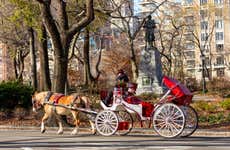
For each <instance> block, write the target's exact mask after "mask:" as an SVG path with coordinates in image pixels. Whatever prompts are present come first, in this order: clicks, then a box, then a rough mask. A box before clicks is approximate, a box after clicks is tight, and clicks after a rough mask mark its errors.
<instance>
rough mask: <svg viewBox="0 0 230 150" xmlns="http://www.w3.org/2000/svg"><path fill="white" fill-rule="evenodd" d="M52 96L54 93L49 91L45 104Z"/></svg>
mask: <svg viewBox="0 0 230 150" xmlns="http://www.w3.org/2000/svg"><path fill="white" fill-rule="evenodd" d="M52 95H53V92H51V91H48V93H47V95H46V97H45V100H44V102H45V103H47V102H49V99H50V97H51V96H52Z"/></svg>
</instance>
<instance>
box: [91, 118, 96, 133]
mask: <svg viewBox="0 0 230 150" xmlns="http://www.w3.org/2000/svg"><path fill="white" fill-rule="evenodd" d="M89 123H90V126H91V133H92V134H96V132H97V130H96V128H95V124H94V123H93V121H92V120H89Z"/></svg>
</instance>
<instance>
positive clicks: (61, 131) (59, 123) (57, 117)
mask: <svg viewBox="0 0 230 150" xmlns="http://www.w3.org/2000/svg"><path fill="white" fill-rule="evenodd" d="M56 119H57V121H58V127H59V128H58V132H57V134H63V126H62V119H61V116H59V115H57V114H56Z"/></svg>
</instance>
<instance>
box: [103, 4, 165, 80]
mask: <svg viewBox="0 0 230 150" xmlns="http://www.w3.org/2000/svg"><path fill="white" fill-rule="evenodd" d="M166 1H167V0H165V1H162V2H161V3H160V4H159V5H157V6H156V7H155V8H154V9H153V10H152V12H150V13H149V15H151V14H153V13H154V12H155V11H156V10H157V9H158V8H159V7H160V6H161V5H163V4H164V3H165V2H166ZM110 4H111V6H110V9H106V10H103V12H104V13H105V14H107V15H108V16H110V18H111V23H112V24H113V25H114V26H116V27H117V28H118V29H119V30H120V32H123V33H125V34H126V37H127V39H128V42H129V43H128V44H129V47H130V48H129V50H130V62H131V66H132V67H131V68H132V73H133V75H132V76H133V80H134V81H136V80H137V78H138V63H137V56H136V50H135V44H134V43H135V42H134V41H135V39H136V38H137V36H138V33H139V32H140V31H141V28H142V26H143V24H144V22H145V20H146V19H147V16H145V17H138V16H137V15H135V13H134V4H133V1H130V0H122V1H116V0H110ZM124 10H125V11H124ZM114 20H118V21H117V23H115V22H114ZM134 22H139V24H138V26H137V27H135V26H134Z"/></svg>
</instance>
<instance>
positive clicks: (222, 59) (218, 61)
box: [216, 56, 224, 65]
mask: <svg viewBox="0 0 230 150" xmlns="http://www.w3.org/2000/svg"><path fill="white" fill-rule="evenodd" d="M216 64H217V65H223V64H224V57H223V56H220V57H217V58H216Z"/></svg>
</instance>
